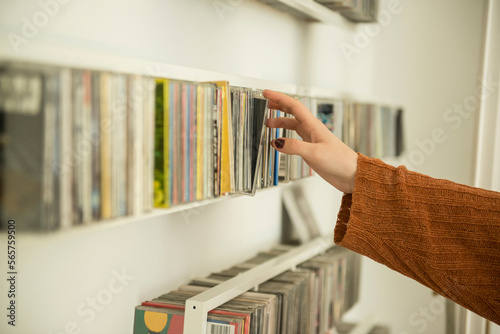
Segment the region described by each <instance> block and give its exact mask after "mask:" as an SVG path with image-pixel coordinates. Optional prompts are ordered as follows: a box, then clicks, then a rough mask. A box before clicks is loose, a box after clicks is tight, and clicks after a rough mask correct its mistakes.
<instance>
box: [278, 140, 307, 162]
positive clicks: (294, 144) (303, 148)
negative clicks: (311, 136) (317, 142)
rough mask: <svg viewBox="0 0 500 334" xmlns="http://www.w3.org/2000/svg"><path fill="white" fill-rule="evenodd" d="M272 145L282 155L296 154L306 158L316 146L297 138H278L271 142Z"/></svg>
mask: <svg viewBox="0 0 500 334" xmlns="http://www.w3.org/2000/svg"><path fill="white" fill-rule="evenodd" d="M271 145H273V147H274V148H275V149H276V150H278V151H279V152H281V153H286V154H296V155H300V156H301V157H303V158H305V157H306V156H307V154H308V153H309V152H311V151H312V146H313V145H314V144H311V143H308V142H305V141H303V140H298V139H295V138H277V139H275V140H273V141H272V142H271Z"/></svg>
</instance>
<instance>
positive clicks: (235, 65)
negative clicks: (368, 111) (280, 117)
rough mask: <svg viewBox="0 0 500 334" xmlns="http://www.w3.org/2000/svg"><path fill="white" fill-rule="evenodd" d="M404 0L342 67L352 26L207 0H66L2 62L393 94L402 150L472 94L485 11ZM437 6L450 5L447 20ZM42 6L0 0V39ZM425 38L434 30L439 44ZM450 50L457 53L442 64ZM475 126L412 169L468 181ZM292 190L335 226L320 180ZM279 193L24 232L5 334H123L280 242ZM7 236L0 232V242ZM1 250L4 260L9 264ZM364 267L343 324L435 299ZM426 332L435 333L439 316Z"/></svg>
mask: <svg viewBox="0 0 500 334" xmlns="http://www.w3.org/2000/svg"><path fill="white" fill-rule="evenodd" d="M46 1H48V0H46ZM227 3H230V2H227ZM403 4H404V11H403V12H402V13H401V14H400V15H399V16H398V17H397V18H395V19H394V21H393V22H392V23H391V24H390V25H389V26H388V27H386V28H384V31H383V33H382V34H380V36H378V37H377V38H376V39H374V40H373V43H371V44H370V45H369V46H368V47H367V48H366V49H363V50H362V52H361V53H360V54H359V56H357V57H356V59H354V60H353V61H352V62H350V63H349V62H347V60H346V59H345V57H344V56H343V54H342V53H341V52H339V48H338V46H339V44H340V43H341V42H342V41H343V42H349V41H352V40H353V39H354V38H355V36H356V32H357V31H358V30H359V29H361V27H354V28H345V27H344V28H338V27H329V26H324V25H321V24H310V25H307V24H305V23H304V22H302V21H298V20H296V19H294V18H292V17H290V16H288V15H286V14H283V13H281V12H278V11H276V10H274V9H272V8H269V7H267V6H264V5H262V4H260V3H258V2H255V1H250V0H248V1H243V2H241V3H240V4H238V5H236V6H235V7H233V10H231V11H227V12H225V13H222V15H219V14H220V13H219V14H218V13H217V11H216V10H215V9H214V7H213V3H212V1H211V0H184V1H181V0H161V1H160V0H146V1H139V0H130V1H118V0H113V1H106V2H103V1H97V0H87V1H83V0H72V1H69V3H68V4H66V5H64V6H61V8H60V10H59V12H58V13H57V14H55V15H54V17H52V18H50V19H49V21H48V23H47V25H46V26H45V27H43V28H41V29H39V31H38V33H37V34H36V35H34V36H33V37H32V38H29V39H27V41H28V43H26V44H21V45H20V46H19V52H17V53H16V52H15V50H14V49H13V48H12V47H11V44H10V43H9V40H8V39H7V38H1V39H0V57H1V58H2V59H6V58H10V59H16V60H20V59H28V60H39V61H44V62H50V61H51V60H52V61H53V62H62V63H65V64H72V65H74V66H78V65H82V66H90V67H94V68H103V67H104V68H105V67H106V65H103V60H102V57H100V55H106V57H107V58H106V59H107V61H108V62H109V59H111V60H112V59H113V57H115V56H117V57H118V56H125V57H127V58H126V59H127V60H126V61H123V60H122V61H121V63H120V64H121V65H120V66H121V67H122V68H123V69H122V70H124V71H126V70H127V68H128V67H127V62H129V64H130V65H129V67H130V68H131V69H132V68H133V69H134V71H139V72H143V73H148V69H146V68H144V69H143V70H141V69H140V68H139V69H137V67H141V66H143V65H142V64H140V65H137V63H136V62H134V59H145V60H148V61H151V62H152V63H158V64H161V63H171V64H175V65H182V66H187V67H193V68H200V69H205V70H212V71H219V72H223V73H233V74H238V75H243V76H249V77H255V78H259V79H266V80H272V81H275V82H284V83H288V84H294V85H303V84H307V85H312V86H316V87H320V88H325V89H328V90H331V91H333V92H334V93H344V94H348V95H353V96H361V97H366V98H367V99H371V100H377V99H384V100H394V101H395V102H398V103H401V104H403V105H404V106H405V107H406V109H407V119H406V121H407V128H408V142H409V143H410V146H409V148H410V150H411V149H412V148H413V147H414V144H412V142H413V139H414V138H423V137H421V136H422V134H426V133H427V132H428V131H430V130H431V129H432V127H434V126H437V125H436V124H441V123H440V122H441V121H440V119H441V118H440V117H441V116H440V115H439V113H440V112H441V113H442V111H443V110H444V108H446V107H448V106H449V105H451V104H452V103H453V102H459V101H461V98H463V97H464V95H465V96H466V95H467V94H468V93H469V91H470V89H473V88H474V84H475V81H474V80H475V79H476V74H477V73H476V72H477V69H478V64H477V60H478V57H476V56H477V55H476V53H477V52H478V51H477V50H478V48H479V45H480V44H479V42H478V41H477V40H476V39H479V33H480V30H479V28H477V25H478V23H479V20H480V14H481V10H480V9H478V8H476V7H477V6H478V5H477V4H478V2H477V1H468V2H467V1H451V0H447V1H444V0H443V1H442V2H439V3H436V2H435V1H423V0H421V1H418V2H417V1H413V2H408V1H407V2H404V3H403ZM445 5H446V6H445ZM446 8H449V9H453V10H451V11H450V13H446V12H444V11H443V10H444V9H446ZM39 11H40V5H39V3H38V2H37V1H31V0H23V1H16V2H9V1H6V0H0V33H1V34H2V36H4V37H5V36H7V34H8V33H11V32H13V33H17V34H21V33H22V32H21V29H22V26H23V21H22V20H23V18H24V17H27V18H29V20H32V17H33V15H34V14H36V13H38V12H39ZM466 14H467V15H466ZM422 22H425V24H423V23H422ZM434 31H440V32H442V35H439V36H440V37H439V38H438V39H435V38H434V37H433V34H434ZM444 41H449V43H448V44H445V43H444ZM389 48H392V49H389ZM452 56H453V57H458V59H455V58H453V59H452V60H450V59H449V58H450V57H452ZM139 63H140V62H139ZM106 64H107V63H106ZM459 65H460V66H459ZM474 69H475V70H474ZM440 71H441V72H440ZM474 71H476V72H474ZM438 73H442V74H441V76H438ZM162 74H164V75H168V73H162ZM402 74H405V75H404V76H402ZM450 76H451V77H450ZM400 78H405V79H400ZM445 79H446V80H445ZM430 97H431V99H430ZM429 99H430V100H429ZM471 131H472V125H471V124H470V123H467V124H465V123H464V125H462V127H461V128H460V130H459V131H457V132H454V133H450V134H449V139H448V141H447V142H446V143H445V144H443V146H442V147H441V146H440V147H439V148H438V149H439V151H436V152H439V154H435V155H433V156H431V157H429V158H428V159H426V161H425V163H424V164H423V165H422V166H419V167H421V168H422V171H424V172H429V174H433V175H435V176H443V177H450V178H452V179H456V180H458V181H461V180H463V181H464V182H466V181H467V180H468V179H467V177H468V176H469V174H470V169H469V167H466V168H465V169H463V170H462V169H460V168H454V167H451V168H450V166H455V164H458V166H460V167H461V168H462V166H469V165H470V164H471V162H470V160H469V159H470V158H471V156H472V151H471V150H472V148H471V146H470V145H468V142H467V139H466V138H467V137H466V136H467V135H469V134H470V133H471ZM448 157H453V159H454V160H452V161H451V162H452V163H453V165H452V164H451V163H450V164H448V163H445V162H443V159H444V158H448ZM438 160H439V161H440V162H438ZM301 182H302V183H304V186H305V188H306V191H307V193H308V194H309V195H310V196H311V200H310V202H311V203H313V208H314V210H315V212H316V215H317V217H318V219H319V220H320V222H321V224H322V226H323V230H324V231H331V230H332V229H333V227H334V223H335V216H336V214H337V210H338V207H339V200H340V194H339V193H338V192H336V191H334V190H333V189H332V188H331V187H329V186H328V185H326V184H325V183H324V182H323V181H321V180H320V179H318V178H313V179H310V180H303V181H301ZM279 195H280V189H274V190H266V191H263V192H260V193H258V194H257V196H256V197H255V198H247V197H240V198H236V199H231V200H228V201H222V202H218V203H214V204H211V205H208V206H205V207H201V208H198V209H191V210H188V211H185V212H182V213H176V214H172V215H168V216H166V217H161V218H151V219H147V220H144V221H137V222H135V223H131V224H127V225H123V226H117V227H113V228H110V229H104V230H101V231H91V232H89V231H86V230H85V229H83V230H81V231H79V232H78V231H77V232H71V233H62V234H54V235H47V236H41V235H26V234H20V235H19V236H18V240H19V245H18V249H19V253H18V260H19V282H18V291H19V296H18V305H19V309H18V311H19V312H18V318H17V321H18V326H17V327H16V328H15V329H12V328H10V327H7V326H6V322H5V321H2V322H0V332H2V333H4V332H6V333H27V332H30V333H54V334H55V333H64V332H65V326H66V325H67V324H70V325H69V326H70V327H71V322H74V323H75V324H76V326H78V328H80V329H81V330H82V333H127V332H128V333H130V332H131V331H132V321H133V309H134V306H135V305H137V304H139V303H140V302H141V301H144V300H146V299H150V298H154V297H156V296H158V295H160V294H161V293H163V292H167V291H169V290H172V289H175V288H176V287H177V286H178V285H179V284H181V283H185V282H187V281H188V280H189V279H190V278H192V277H195V276H203V275H207V274H208V273H209V272H211V271H217V270H220V269H223V268H226V267H229V266H231V265H232V264H234V263H237V262H240V261H243V260H245V259H246V258H248V257H250V256H252V255H253V254H254V253H256V252H257V251H259V250H262V249H266V248H268V247H270V246H272V245H273V244H274V243H276V242H277V241H278V240H279V233H280V224H279V222H280V210H281V205H280V198H279V197H280V196H279ZM4 242H5V234H2V235H1V244H0V247H5V243H4ZM2 245H3V246H2ZM4 254H5V253H4V252H2V253H1V256H0V263H6V262H5V261H6V258H5V256H4ZM364 269H365V276H364V279H363V283H362V289H363V290H362V291H363V295H362V303H361V304H360V306H359V307H358V308H357V309H356V310H354V312H353V315H352V317H353V318H356V317H358V318H360V317H362V316H363V315H364V314H366V313H369V312H372V311H375V312H379V313H381V318H382V320H384V321H385V322H388V323H390V324H392V325H393V329H395V330H405V329H408V330H409V331H410V332H411V333H413V332H415V331H414V329H415V328H413V327H411V326H409V325H408V320H407V319H408V317H409V315H410V314H411V312H413V310H418V308H419V307H420V306H422V305H426V303H428V302H429V300H430V298H431V297H430V293H429V292H428V291H427V290H426V289H423V288H421V287H420V286H419V285H418V284H416V283H414V282H412V281H411V280H409V279H406V278H404V277H402V276H400V275H399V274H396V273H393V272H390V271H389V270H387V269H385V268H384V267H382V266H380V265H377V264H374V263H372V262H370V261H365V262H364ZM122 270H124V271H125V273H126V274H127V275H130V276H133V279H132V278H131V279H130V281H125V283H124V284H126V286H125V285H122V289H118V288H119V287H120V286H119V284H118V283H117V282H118V281H116V282H115V281H114V277H116V275H117V273H119V272H120V271H122ZM0 282H1V283H0V284H1V285H0V291H2V292H1V293H0V304H1V305H5V302H6V294H5V293H4V291H6V289H5V281H4V280H1V281H0ZM109 283H113V284H115V285H112V286H109ZM110 288H111V289H112V290H113V291H115V292H116V293H112V294H111V297H112V298H111V299H110V300H109V304H107V305H104V306H103V307H102V309H100V308H99V305H98V306H97V308H98V309H99V310H100V311H95V318H93V319H91V317H90V312H89V308H88V306H87V303H89V302H91V299H88V298H95V297H96V296H98V295H99V296H101V297H102V296H104V295H106V293H107V292H106V290H110ZM118 290H121V291H120V292H118ZM82 303H83V304H82ZM82 305H83V309H80V312H78V311H77V308H78V307H79V306H80V307H82ZM381 305H388V306H386V307H382V306H381ZM434 324H435V325H434ZM434 324H433V326H437V327H435V328H439V329H442V328H441V327H439V325H438V324H439V321H436V322H434ZM405 326H406V327H405ZM433 328H434V327H433ZM66 332H71V330H66ZM396 333H398V334H400V333H399V332H396ZM426 333H438V331H430V329H429V330H428V331H427V332H426Z"/></svg>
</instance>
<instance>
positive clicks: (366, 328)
mask: <svg viewBox="0 0 500 334" xmlns="http://www.w3.org/2000/svg"><path fill="white" fill-rule="evenodd" d="M376 325H377V317H376V316H375V315H373V314H372V315H369V316H368V317H366V318H365V319H364V320H363V321H362V322H360V323H359V324H357V325H356V327H354V328H353V329H352V330H351V331H350V332H349V334H368V333H370V331H371V330H372V329H373V327H375V326H376Z"/></svg>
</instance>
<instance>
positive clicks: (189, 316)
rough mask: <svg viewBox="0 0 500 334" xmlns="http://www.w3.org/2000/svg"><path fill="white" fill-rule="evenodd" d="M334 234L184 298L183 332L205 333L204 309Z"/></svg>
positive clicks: (317, 249) (321, 247) (290, 265)
mask: <svg viewBox="0 0 500 334" xmlns="http://www.w3.org/2000/svg"><path fill="white" fill-rule="evenodd" d="M333 245H334V244H333V236H332V235H328V236H324V237H318V238H316V239H314V240H312V241H309V242H308V243H306V244H304V245H301V246H299V247H296V248H294V249H292V250H291V251H289V252H286V253H284V254H282V255H280V256H277V257H275V258H272V259H271V260H269V261H266V262H264V263H262V264H260V265H258V266H256V267H254V268H252V269H250V270H248V271H245V272H244V273H241V274H239V275H237V276H236V277H234V278H231V279H229V280H227V281H225V282H223V283H220V284H219V285H217V286H215V287H213V288H210V289H208V290H207V291H204V292H202V293H200V294H198V295H196V296H194V297H192V298H190V299H188V300H187V301H186V308H185V310H186V311H185V317H184V334H200V333H206V326H207V313H208V312H209V311H211V310H213V309H214V308H216V307H218V306H220V305H222V304H224V303H225V302H227V301H229V300H231V299H233V298H235V297H237V296H239V295H241V294H242V293H244V292H247V291H248V290H250V289H252V288H254V287H257V286H258V285H259V284H261V283H264V282H265V281H267V280H269V279H271V278H273V277H275V276H277V275H279V274H280V273H282V272H285V271H287V270H290V269H294V268H295V267H296V266H297V265H299V264H300V263H302V262H305V261H307V260H308V259H310V258H312V257H314V256H316V255H318V254H321V253H323V252H325V251H326V250H327V249H328V248H330V247H332V246H333Z"/></svg>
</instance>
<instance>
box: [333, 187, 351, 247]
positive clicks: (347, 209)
mask: <svg viewBox="0 0 500 334" xmlns="http://www.w3.org/2000/svg"><path fill="white" fill-rule="evenodd" d="M351 204H352V194H344V196H342V203H341V205H340V210H339V214H338V216H337V224H336V225H335V230H334V237H333V241H334V242H335V243H336V244H338V243H340V242H341V241H342V239H344V235H345V233H346V232H347V224H348V223H349V218H350V217H351Z"/></svg>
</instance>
